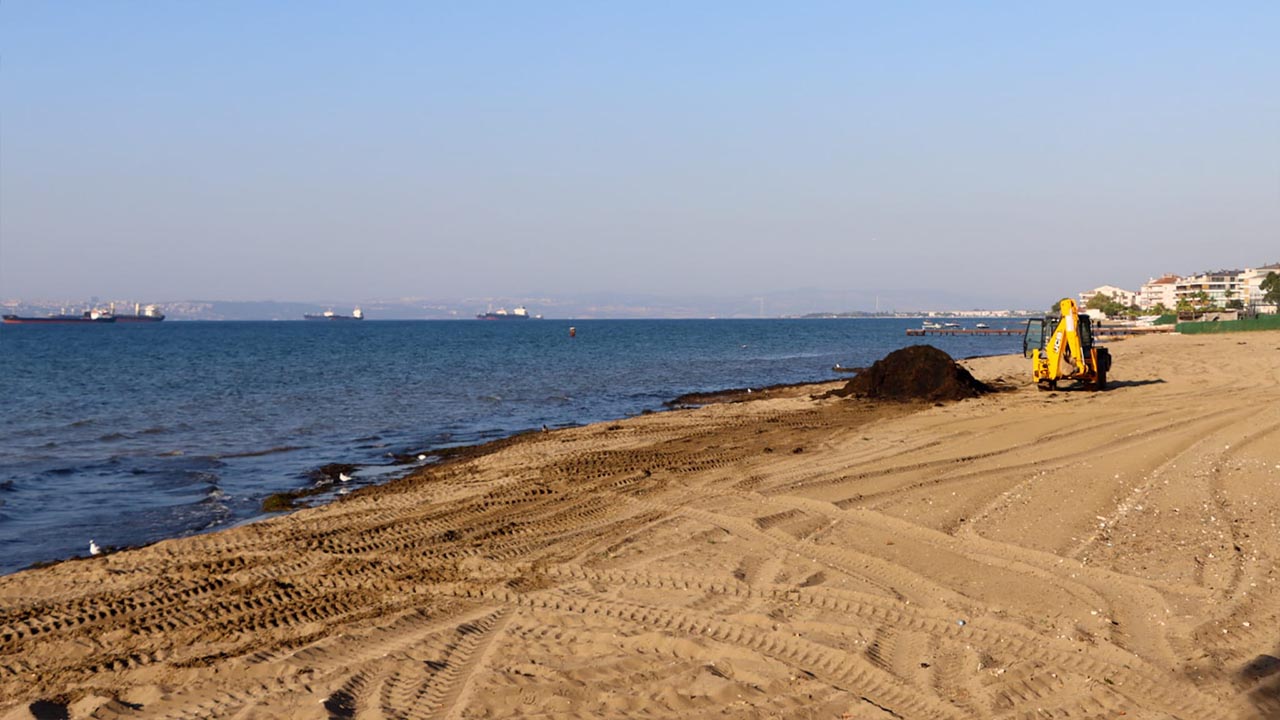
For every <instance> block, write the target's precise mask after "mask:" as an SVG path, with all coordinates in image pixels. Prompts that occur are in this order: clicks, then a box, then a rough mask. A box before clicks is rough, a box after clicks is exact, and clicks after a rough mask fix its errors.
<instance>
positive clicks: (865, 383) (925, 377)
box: [830, 345, 993, 402]
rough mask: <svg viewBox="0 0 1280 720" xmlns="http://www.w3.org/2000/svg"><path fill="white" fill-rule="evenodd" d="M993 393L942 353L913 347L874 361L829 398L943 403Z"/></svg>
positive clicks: (917, 346)
mask: <svg viewBox="0 0 1280 720" xmlns="http://www.w3.org/2000/svg"><path fill="white" fill-rule="evenodd" d="M992 391H993V388H991V387H990V386H988V385H987V384H986V383H983V382H982V381H981V380H978V379H977V378H975V377H974V376H973V375H970V374H969V371H968V370H965V369H964V368H962V367H960V366H959V365H958V364H956V361H955V360H952V359H951V356H950V355H948V354H946V353H945V352H943V351H941V350H939V349H938V348H936V347H933V346H932V345H912V346H910V347H905V348H902V349H901V350H894V351H893V352H891V353H889V354H888V355H886V356H884V358H883V359H881V360H877V361H875V363H873V364H872V365H871V367H870V368H867V369H866V370H864V371H863V372H860V373H858V376H857V377H855V378H854V379H852V380H850V381H849V382H848V383H847V384H846V385H845V386H844V387H843V388H842V389H839V390H833V391H831V393H830V394H831V395H834V396H836V397H848V396H850V395H853V396H854V397H860V398H870V399H873V400H898V401H910V400H929V401H933V402H942V401H945V400H964V399H965V398H971V397H977V396H979V395H981V394H983V393H989V392H992Z"/></svg>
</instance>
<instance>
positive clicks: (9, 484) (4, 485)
mask: <svg viewBox="0 0 1280 720" xmlns="http://www.w3.org/2000/svg"><path fill="white" fill-rule="evenodd" d="M13 489H14V485H13V481H12V480H5V481H4V482H0V492H7V491H12V490H13ZM0 502H3V501H0Z"/></svg>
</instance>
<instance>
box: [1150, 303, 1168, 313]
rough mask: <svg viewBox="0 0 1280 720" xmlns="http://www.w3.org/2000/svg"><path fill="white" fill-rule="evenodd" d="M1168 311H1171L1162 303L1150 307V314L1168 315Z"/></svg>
mask: <svg viewBox="0 0 1280 720" xmlns="http://www.w3.org/2000/svg"><path fill="white" fill-rule="evenodd" d="M1170 312H1172V310H1170V309H1169V308H1167V307H1165V306H1164V303H1156V304H1155V307H1153V308H1151V314H1152V315H1168V314H1169V313H1170Z"/></svg>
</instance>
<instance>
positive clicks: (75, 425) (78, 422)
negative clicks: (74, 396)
mask: <svg viewBox="0 0 1280 720" xmlns="http://www.w3.org/2000/svg"><path fill="white" fill-rule="evenodd" d="M96 422H98V421H97V420H95V419H93V418H85V419H84V420H76V421H74V422H70V423H67V427H69V428H80V427H86V426H88V425H92V424H94V423H96Z"/></svg>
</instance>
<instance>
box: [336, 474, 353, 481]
mask: <svg viewBox="0 0 1280 720" xmlns="http://www.w3.org/2000/svg"><path fill="white" fill-rule="evenodd" d="M338 479H339V480H341V481H342V482H347V481H348V480H350V479H351V476H350V475H348V474H346V473H338Z"/></svg>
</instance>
